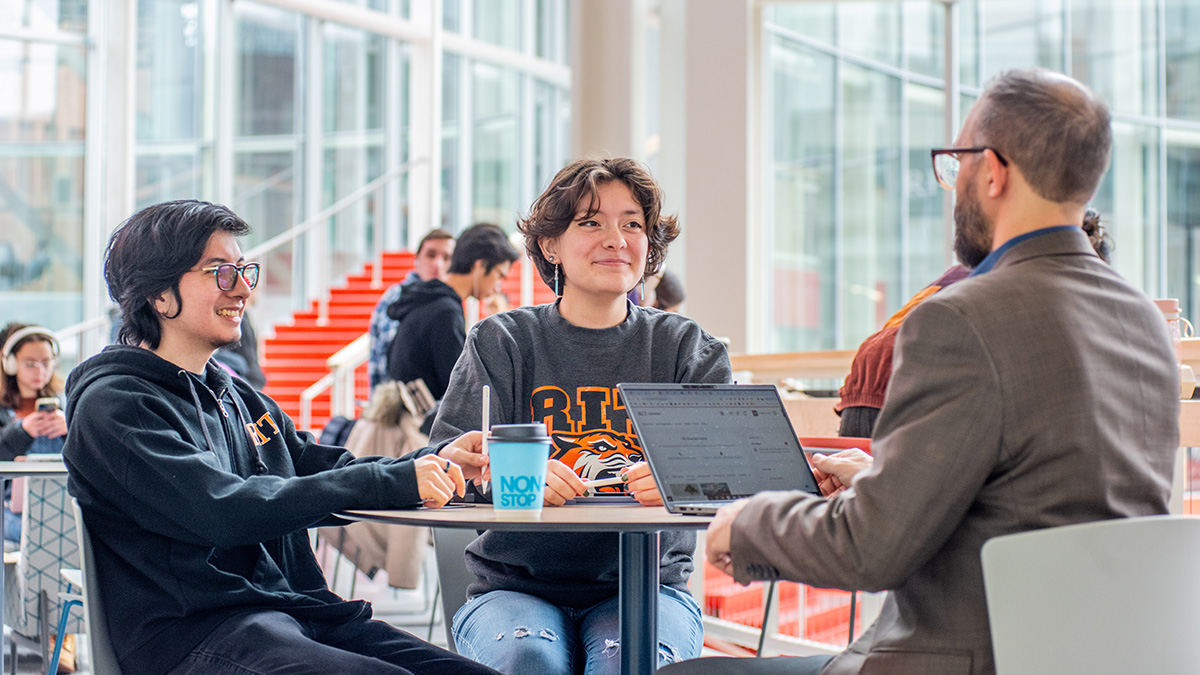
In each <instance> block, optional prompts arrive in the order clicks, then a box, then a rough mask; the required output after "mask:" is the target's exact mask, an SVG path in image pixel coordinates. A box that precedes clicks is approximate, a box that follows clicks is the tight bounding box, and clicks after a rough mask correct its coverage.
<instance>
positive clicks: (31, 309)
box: [0, 4, 88, 328]
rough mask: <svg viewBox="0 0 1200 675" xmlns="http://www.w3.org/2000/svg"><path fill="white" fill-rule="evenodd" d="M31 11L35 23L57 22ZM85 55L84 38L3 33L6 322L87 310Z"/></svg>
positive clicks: (1, 271)
mask: <svg viewBox="0 0 1200 675" xmlns="http://www.w3.org/2000/svg"><path fill="white" fill-rule="evenodd" d="M28 9H29V10H30V11H29V12H27V13H26V15H25V16H26V19H27V25H28V22H32V23H33V24H35V25H43V24H44V23H49V25H50V27H52V28H53V27H56V25H57V24H56V22H55V21H54V18H55V17H54V15H53V14H52V13H51V14H45V13H39V12H37V11H33V10H38V9H41V10H44V9H46V8H45V7H42V6H41V5H40V4H39V5H34V6H30V7H28ZM10 18H11V17H10ZM87 59H88V56H87V51H86V49H85V48H84V47H83V46H82V45H78V46H76V45H61V44H47V43H35V42H22V41H15V40H0V91H4V92H6V95H4V96H0V317H3V319H2V320H0V325H2V324H4V323H7V322H8V321H21V322H25V323H37V324H42V325H46V326H49V327H51V328H60V327H63V326H66V325H69V324H71V323H74V322H77V321H79V320H80V319H81V318H82V314H81V312H82V305H81V301H80V291H81V290H82V276H83V257H82V256H83V201H84V196H83V187H84V182H83V173H84V164H83V159H84V134H85V131H86V129H85V119H84V114H85V106H84V101H83V98H82V95H81V94H82V91H83V90H84V88H85V87H86V84H87Z"/></svg>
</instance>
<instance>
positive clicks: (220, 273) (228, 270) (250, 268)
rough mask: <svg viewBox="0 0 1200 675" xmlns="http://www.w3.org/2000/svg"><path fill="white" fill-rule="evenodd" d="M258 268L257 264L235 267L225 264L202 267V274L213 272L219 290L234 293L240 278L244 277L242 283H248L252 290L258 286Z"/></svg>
mask: <svg viewBox="0 0 1200 675" xmlns="http://www.w3.org/2000/svg"><path fill="white" fill-rule="evenodd" d="M258 268H259V265H258V263H256V262H252V263H246V264H245V265H234V264H233V263H223V264H220V265H213V266H211V267H201V268H200V270H199V271H201V272H212V273H213V278H214V279H216V280H217V288H219V289H221V290H223V291H232V290H233V287H234V286H237V280H238V276H239V275H240V276H241V277H242V281H245V282H246V286H247V287H248V288H249V289H250V290H254V287H255V286H257V285H258Z"/></svg>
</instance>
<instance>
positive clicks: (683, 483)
mask: <svg viewBox="0 0 1200 675" xmlns="http://www.w3.org/2000/svg"><path fill="white" fill-rule="evenodd" d="M619 388H620V391H621V398H622V400H623V401H624V402H625V407H626V409H627V411H628V413H629V417H630V419H632V420H633V424H634V427H635V429H636V430H637V434H638V438H639V439H640V440H641V445H642V452H643V453H644V454H645V455H646V458H647V460H648V461H649V462H650V467H651V469H652V470H653V472H654V476H655V479H656V480H657V481H658V484H659V489H660V490H661V491H662V494H663V501H664V502H666V503H667V504H668V505H672V504H686V503H689V502H711V501H718V500H721V501H723V500H733V499H740V498H742V497H749V496H751V495H753V494H756V493H759V492H762V491H764V490H803V491H805V492H808V493H810V494H815V495H819V494H820V489H819V488H817V483H816V480H815V479H814V478H813V474H812V470H811V469H809V466H808V460H807V459H806V458H805V456H804V451H803V449H802V448H801V447H800V443H799V442H798V441H797V440H796V434H795V432H794V431H793V430H792V424H791V422H790V421H789V420H788V417H787V413H786V411H785V410H784V408H783V401H781V400H780V398H779V393H778V392H777V391H776V390H775V387H774V386H771V385H697V384H621V385H619Z"/></svg>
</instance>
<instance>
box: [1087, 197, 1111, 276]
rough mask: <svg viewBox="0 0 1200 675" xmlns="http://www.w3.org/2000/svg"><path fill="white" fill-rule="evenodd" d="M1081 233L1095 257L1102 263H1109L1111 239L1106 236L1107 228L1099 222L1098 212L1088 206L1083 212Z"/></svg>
mask: <svg viewBox="0 0 1200 675" xmlns="http://www.w3.org/2000/svg"><path fill="white" fill-rule="evenodd" d="M1083 231H1084V232H1086V233H1087V236H1088V241H1089V242H1091V244H1092V248H1093V249H1095V251H1096V255H1098V256H1100V259H1101V260H1103V261H1104V262H1106V263H1111V262H1112V248H1113V245H1112V237H1109V236H1108V228H1106V227H1104V223H1103V222H1101V220H1100V212H1099V211H1097V210H1096V209H1094V208H1092V207H1090V206H1089V207H1087V210H1086V211H1084V212H1083Z"/></svg>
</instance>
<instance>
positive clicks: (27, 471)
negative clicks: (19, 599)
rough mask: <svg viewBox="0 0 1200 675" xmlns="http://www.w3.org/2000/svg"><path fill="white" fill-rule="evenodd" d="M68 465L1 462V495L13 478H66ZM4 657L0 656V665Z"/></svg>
mask: <svg viewBox="0 0 1200 675" xmlns="http://www.w3.org/2000/svg"><path fill="white" fill-rule="evenodd" d="M65 475H67V465H65V464H63V463H62V462H41V461H37V462H0V495H2V494H4V492H6V491H7V490H8V482H9V481H10V480H12V479H13V478H22V477H28V476H65ZM4 598H5V595H4V574H3V573H0V626H3V625H4ZM0 651H3V653H4V654H7V653H8V649H6V648H3V645H0ZM2 663H3V656H0V664H2Z"/></svg>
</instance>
